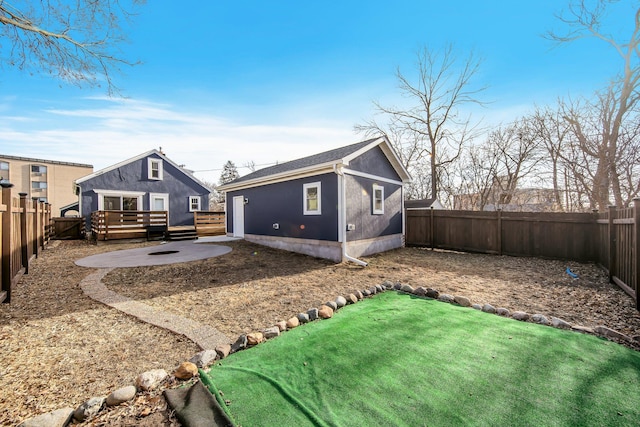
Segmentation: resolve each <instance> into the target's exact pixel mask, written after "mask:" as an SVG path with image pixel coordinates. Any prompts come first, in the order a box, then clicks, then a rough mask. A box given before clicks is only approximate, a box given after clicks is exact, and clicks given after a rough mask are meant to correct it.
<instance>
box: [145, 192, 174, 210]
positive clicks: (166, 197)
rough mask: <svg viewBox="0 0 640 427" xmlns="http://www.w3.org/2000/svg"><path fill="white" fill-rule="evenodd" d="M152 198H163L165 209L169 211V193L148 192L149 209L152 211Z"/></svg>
mask: <svg viewBox="0 0 640 427" xmlns="http://www.w3.org/2000/svg"><path fill="white" fill-rule="evenodd" d="M153 199H163V200H164V207H165V208H166V209H165V210H166V211H167V212H169V193H149V210H150V211H153V210H155V209H153Z"/></svg>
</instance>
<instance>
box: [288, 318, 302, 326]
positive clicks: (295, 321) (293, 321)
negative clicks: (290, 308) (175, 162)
mask: <svg viewBox="0 0 640 427" xmlns="http://www.w3.org/2000/svg"><path fill="white" fill-rule="evenodd" d="M298 326H300V320H298V318H297V317H292V318H290V319H288V320H287V329H293V328H295V327H298Z"/></svg>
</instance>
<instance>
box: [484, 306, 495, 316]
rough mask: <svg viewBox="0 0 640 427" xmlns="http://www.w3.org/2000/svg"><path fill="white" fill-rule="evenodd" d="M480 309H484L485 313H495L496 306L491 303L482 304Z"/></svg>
mask: <svg viewBox="0 0 640 427" xmlns="http://www.w3.org/2000/svg"><path fill="white" fill-rule="evenodd" d="M482 311H484V312H485V313H491V314H495V312H496V308H495V307H494V306H492V305H491V304H485V305H483V306H482Z"/></svg>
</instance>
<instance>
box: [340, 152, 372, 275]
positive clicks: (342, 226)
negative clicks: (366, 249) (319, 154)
mask: <svg viewBox="0 0 640 427" xmlns="http://www.w3.org/2000/svg"><path fill="white" fill-rule="evenodd" d="M333 171H334V172H335V173H336V175H338V187H339V188H338V191H339V197H340V198H341V199H342V204H341V205H342V207H341V209H340V210H339V211H338V226H339V228H340V230H339V233H340V236H341V237H342V242H341V246H342V259H343V260H345V259H346V260H347V261H351V262H353V263H355V264H358V265H360V266H362V267H366V266H367V263H366V262H364V261H362V260H359V259H357V258H354V257H352V256H350V255H349V254H347V224H346V220H347V190H346V185H345V183H344V172H342V167H341V166H338V165H337V164H334V165H333Z"/></svg>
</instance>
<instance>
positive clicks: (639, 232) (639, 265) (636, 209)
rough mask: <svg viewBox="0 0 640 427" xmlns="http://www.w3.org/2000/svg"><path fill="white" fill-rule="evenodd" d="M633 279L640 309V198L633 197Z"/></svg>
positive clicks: (637, 307) (639, 308) (637, 304)
mask: <svg viewBox="0 0 640 427" xmlns="http://www.w3.org/2000/svg"><path fill="white" fill-rule="evenodd" d="M631 253H633V254H634V256H633V279H634V280H635V290H636V309H637V310H638V311H640V198H636V199H633V248H632V249H631Z"/></svg>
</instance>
